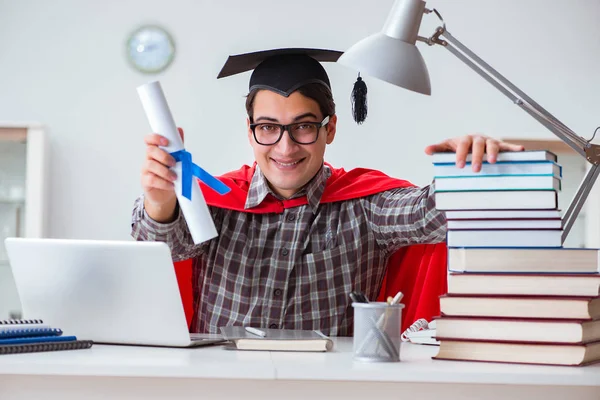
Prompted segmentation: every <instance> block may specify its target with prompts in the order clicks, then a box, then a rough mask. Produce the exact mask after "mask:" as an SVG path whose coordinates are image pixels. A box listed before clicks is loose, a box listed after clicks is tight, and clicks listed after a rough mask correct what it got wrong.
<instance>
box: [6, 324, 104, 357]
mask: <svg viewBox="0 0 600 400" xmlns="http://www.w3.org/2000/svg"><path fill="white" fill-rule="evenodd" d="M92 344H93V342H92V341H90V340H78V339H77V337H76V336H65V335H63V332H62V330H61V329H59V328H54V327H51V326H49V325H48V324H45V323H44V321H42V320H39V319H29V320H23V319H20V320H4V321H0V355H2V354H14V353H34V352H43V351H59V350H77V349H89V348H90V347H92Z"/></svg>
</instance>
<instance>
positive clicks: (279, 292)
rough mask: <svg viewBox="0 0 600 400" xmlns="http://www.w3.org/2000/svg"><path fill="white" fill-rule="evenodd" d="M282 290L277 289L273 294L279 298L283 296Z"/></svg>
mask: <svg viewBox="0 0 600 400" xmlns="http://www.w3.org/2000/svg"><path fill="white" fill-rule="evenodd" d="M281 293H282V292H281V289H275V291H274V292H273V294H274V295H275V296H277V297H279V296H281Z"/></svg>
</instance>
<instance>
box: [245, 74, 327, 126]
mask: <svg viewBox="0 0 600 400" xmlns="http://www.w3.org/2000/svg"><path fill="white" fill-rule="evenodd" d="M260 90H262V89H255V90H253V91H252V92H250V93H249V94H248V96H247V97H246V112H247V113H248V117H250V122H254V98H255V97H256V93H258V92H259V91H260ZM297 91H298V92H300V94H301V95H303V96H305V97H308V98H309V99H313V100H314V101H316V102H317V104H318V105H319V108H320V109H321V114H323V118H325V117H326V116H332V115H334V114H335V102H334V101H333V95H332V94H331V90H329V88H328V87H327V86H325V85H322V84H319V83H309V84H307V85H304V86H301V87H300V88H299V89H298V90H297Z"/></svg>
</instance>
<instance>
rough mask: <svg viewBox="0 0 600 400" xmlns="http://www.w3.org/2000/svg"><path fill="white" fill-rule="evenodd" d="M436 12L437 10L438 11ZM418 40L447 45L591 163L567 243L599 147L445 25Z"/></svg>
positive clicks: (597, 170)
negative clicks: (539, 102)
mask: <svg viewBox="0 0 600 400" xmlns="http://www.w3.org/2000/svg"><path fill="white" fill-rule="evenodd" d="M434 11H435V10H434ZM436 14H438V13H437V12H436ZM438 17H439V14H438ZM440 18H441V17H440ZM442 37H443V38H442ZM417 40H419V41H422V42H425V43H427V44H428V45H430V46H432V45H436V44H437V45H441V46H443V47H445V48H446V49H447V50H448V51H450V52H451V53H452V54H454V55H455V56H456V57H457V58H458V59H459V60H461V61H462V62H464V63H465V64H467V66H469V67H470V68H471V69H472V70H474V71H475V72H477V73H478V74H479V75H480V76H481V77H482V78H484V79H485V80H486V81H488V82H489V83H490V84H492V85H493V86H494V87H495V88H496V89H498V90H499V91H500V92H502V93H503V94H504V95H505V96H506V97H508V98H509V99H510V100H511V101H512V102H513V103H515V104H516V105H518V106H519V107H521V109H523V110H524V111H525V112H526V113H528V114H529V115H531V116H532V117H533V118H534V119H535V120H537V121H538V122H539V123H541V124H542V125H544V126H545V127H546V128H547V129H548V130H549V131H550V132H552V133H554V134H555V135H556V136H558V137H559V138H560V139H561V140H562V141H563V142H565V143H566V144H567V145H568V146H569V147H571V148H572V149H573V150H575V151H576V152H577V153H579V154H580V155H581V156H582V157H584V158H585V159H586V160H587V161H588V162H590V163H591V164H592V166H591V168H590V169H589V171H588V172H587V174H586V176H585V178H584V179H583V181H582V182H581V184H580V185H579V188H578V189H577V193H576V194H575V196H574V197H573V199H572V200H571V204H570V205H569V207H568V209H567V210H566V212H565V214H564V215H563V218H562V228H563V234H562V242H563V243H564V241H565V239H566V238H567V236H568V234H569V232H570V230H571V228H572V226H573V224H574V223H575V220H576V219H577V215H578V214H579V212H580V211H581V208H582V207H583V204H584V203H585V200H586V199H587V197H588V195H589V193H590V191H591V189H592V187H593V186H594V182H595V181H596V179H597V178H598V175H599V174H600V146H598V145H595V144H591V143H590V142H589V141H587V140H585V139H584V138H582V137H581V136H578V135H577V134H576V133H575V132H573V131H572V130H571V129H569V128H568V127H567V126H566V125H564V124H563V123H562V122H561V121H559V120H558V119H557V118H556V117H554V116H553V115H552V114H550V113H549V112H548V111H546V110H545V109H544V108H543V107H542V106H540V105H539V104H538V103H536V102H535V101H533V99H531V98H530V97H529V96H527V95H526V94H525V93H524V92H523V91H521V90H520V89H519V88H517V87H516V86H515V85H514V84H512V83H511V82H510V81H508V79H506V78H505V77H504V76H502V75H501V74H500V73H499V72H498V71H496V70H495V69H494V68H492V67H491V66H490V65H489V64H487V63H486V62H485V61H483V60H482V59H481V58H479V57H478V56H477V55H476V54H475V53H473V52H472V51H471V50H469V49H468V48H467V47H466V46H465V45H463V44H462V43H461V42H460V41H458V40H457V39H456V38H455V37H454V36H452V35H451V34H450V33H449V32H448V31H447V30H446V27H445V24H444V26H442V27H439V28H437V30H436V32H435V34H434V35H433V36H432V37H430V38H423V37H418V39H417Z"/></svg>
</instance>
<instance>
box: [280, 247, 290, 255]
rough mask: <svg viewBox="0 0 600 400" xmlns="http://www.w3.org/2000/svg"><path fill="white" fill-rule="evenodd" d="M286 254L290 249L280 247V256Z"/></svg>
mask: <svg viewBox="0 0 600 400" xmlns="http://www.w3.org/2000/svg"><path fill="white" fill-rule="evenodd" d="M288 254H290V251H289V250H288V249H286V248H283V249H281V255H282V256H287V255H288Z"/></svg>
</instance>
